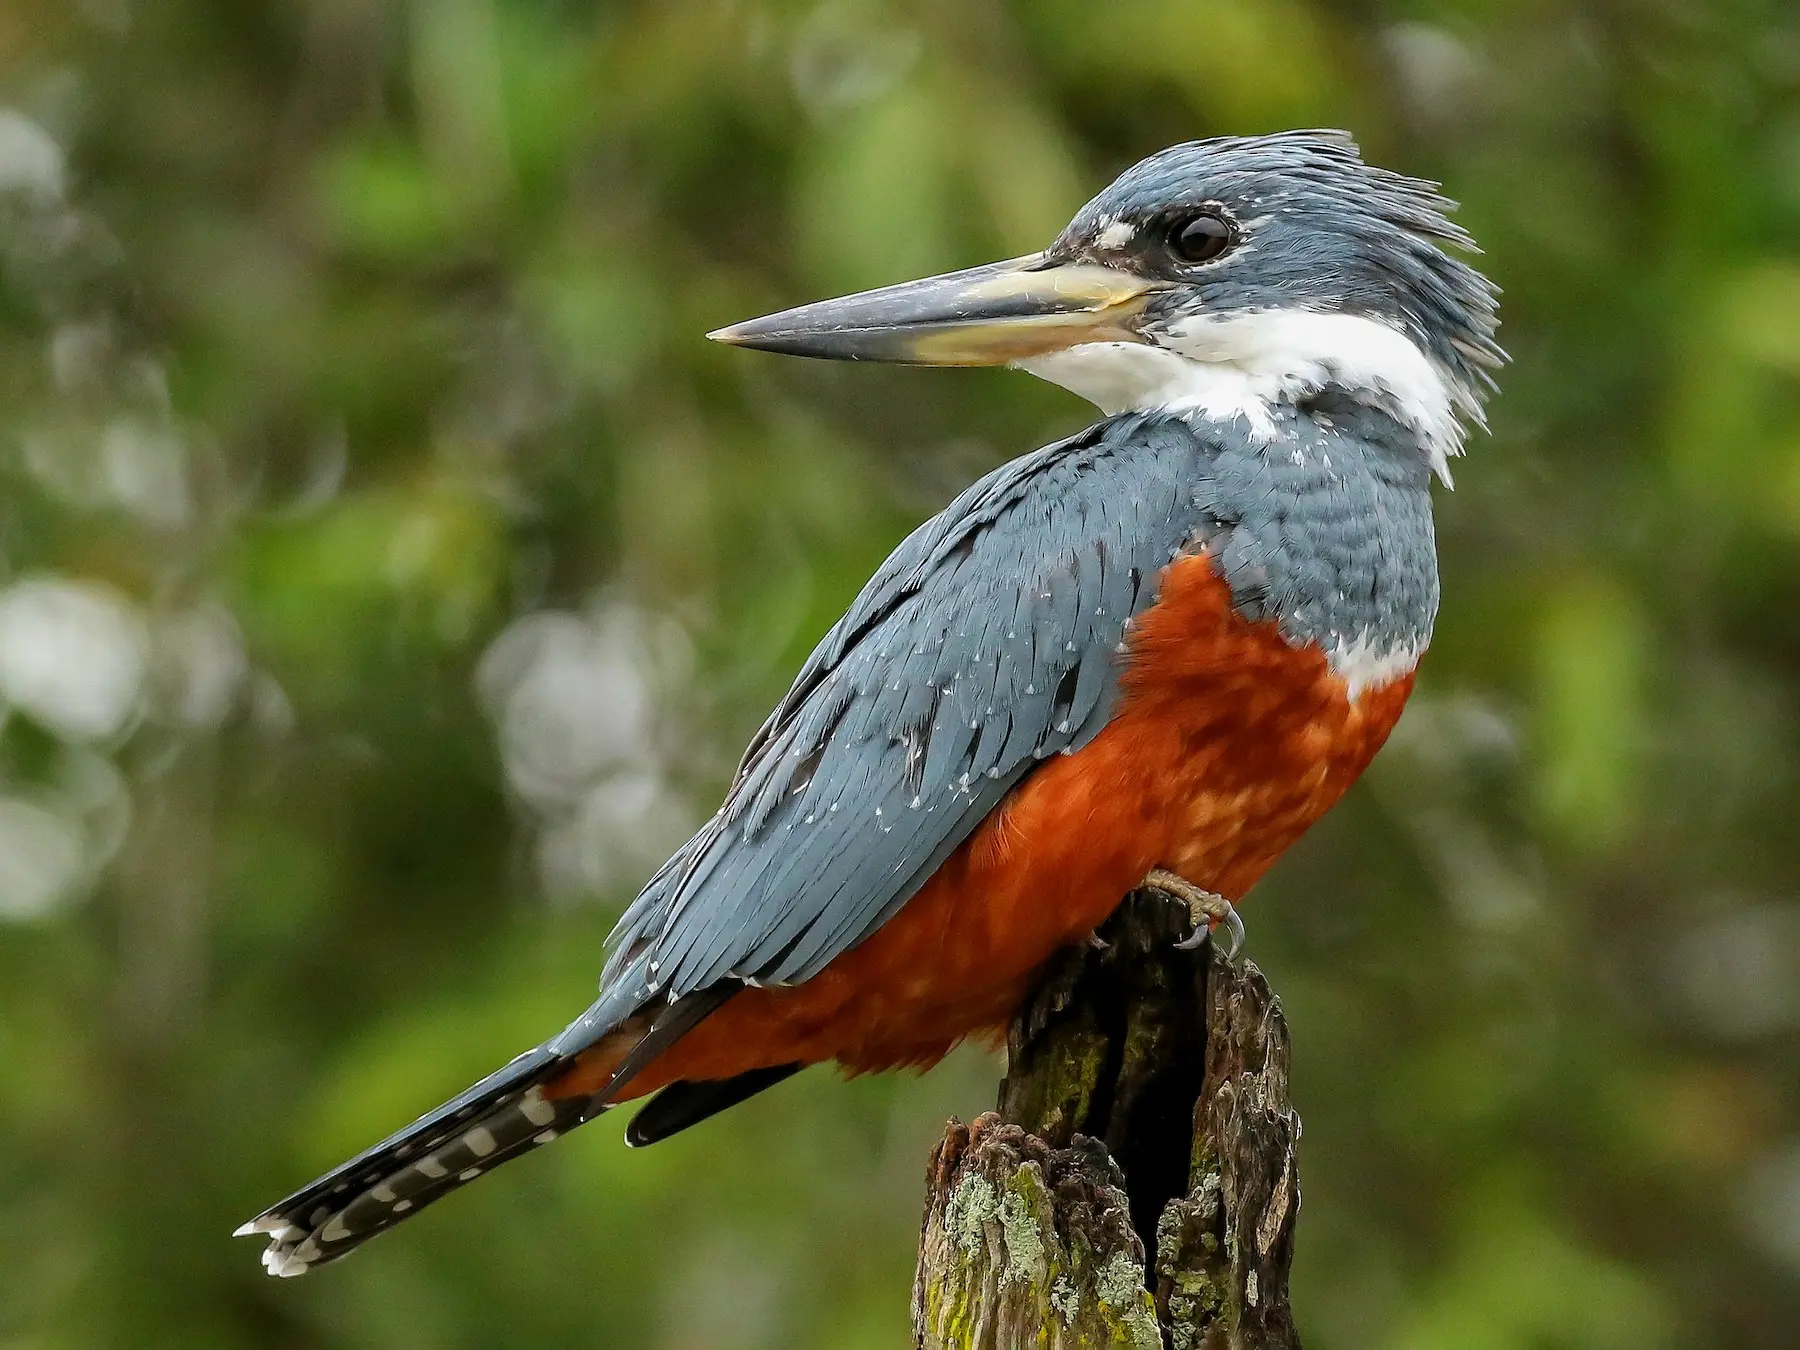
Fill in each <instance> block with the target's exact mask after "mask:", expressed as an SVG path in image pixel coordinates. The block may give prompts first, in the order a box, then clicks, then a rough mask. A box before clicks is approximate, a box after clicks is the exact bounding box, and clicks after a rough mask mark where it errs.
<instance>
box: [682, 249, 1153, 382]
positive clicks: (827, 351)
mask: <svg viewBox="0 0 1800 1350" xmlns="http://www.w3.org/2000/svg"><path fill="white" fill-rule="evenodd" d="M1161 285H1162V283H1160V282H1157V281H1154V280H1151V279H1148V278H1145V277H1139V276H1134V275H1132V274H1131V273H1129V272H1122V271H1119V270H1117V269H1116V268H1111V267H1101V266H1099V265H1097V264H1094V263H1048V262H1046V261H1045V259H1044V255H1043V254H1041V253H1034V254H1031V255H1029V256H1027V257H1024V258H1013V259H1011V260H1010V261H1007V262H999V263H989V264H987V265H986V266H984V267H971V268H968V269H966V270H964V271H961V272H948V273H945V274H944V275H943V276H937V277H927V278H926V279H925V280H923V281H906V282H902V283H901V284H899V285H898V286H883V287H882V288H881V289H879V290H874V291H863V292H860V293H859V294H856V295H846V296H843V297H841V298H839V299H836V300H820V301H818V302H817V303H816V304H811V305H801V306H800V307H799V308H797V309H786V310H783V311H782V312H781V313H779V314H771V315H769V316H768V317H767V318H762V319H750V320H748V321H746V322H744V323H739V324H733V325H732V326H731V327H729V328H721V329H718V330H717V331H716V332H712V333H708V334H707V337H709V338H711V339H712V340H713V341H714V342H726V343H730V344H731V345H732V346H734V347H756V348H758V349H760V350H762V351H769V352H783V353H786V354H788V355H790V356H816V357H823V358H825V359H826V360H832V361H891V362H898V363H901V364H904V365H913V366H998V365H1005V364H1006V363H1007V362H1009V361H1019V360H1024V359H1026V358H1028V357H1033V356H1042V355H1044V354H1045V353H1047V352H1055V351H1062V350H1063V349H1064V348H1067V347H1073V346H1076V345H1077V344H1079V343H1083V342H1118V341H1135V340H1137V334H1136V331H1135V320H1136V318H1137V316H1138V314H1139V312H1140V311H1141V310H1142V308H1143V301H1144V298H1145V296H1146V295H1148V293H1149V292H1151V291H1153V290H1157V289H1160V287H1161Z"/></svg>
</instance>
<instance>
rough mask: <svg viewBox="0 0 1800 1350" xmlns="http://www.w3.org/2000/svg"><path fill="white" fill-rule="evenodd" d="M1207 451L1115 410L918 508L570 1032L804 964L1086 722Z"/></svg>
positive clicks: (1174, 534) (1183, 534)
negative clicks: (938, 508)
mask: <svg viewBox="0 0 1800 1350" xmlns="http://www.w3.org/2000/svg"><path fill="white" fill-rule="evenodd" d="M1208 457H1209V449H1208V447H1207V446H1206V445H1205V444H1203V443H1202V442H1201V441H1200V440H1199V439H1198V438H1197V437H1196V435H1195V433H1194V431H1193V430H1192V428H1191V427H1190V426H1189V425H1188V424H1187V423H1185V422H1182V421H1179V420H1175V419H1169V418H1143V417H1127V418H1119V419H1114V420H1111V421H1108V422H1103V423H1101V424H1099V425H1098V426H1096V427H1093V428H1091V429H1090V430H1089V431H1087V432H1084V433H1082V434H1081V435H1079V436H1076V437H1074V438H1072V439H1070V440H1067V441H1063V442H1060V443H1058V444H1056V445H1052V446H1049V447H1047V448H1045V449H1043V450H1040V451H1038V452H1037V453H1035V454H1032V455H1028V456H1025V457H1023V458H1021V459H1018V460H1015V461H1013V462H1012V463H1010V464H1007V465H1005V466H1003V467H1002V468H1000V469H998V470H996V471H995V472H993V473H991V474H989V475H987V476H986V477H985V478H983V479H981V480H980V481H979V482H977V483H976V484H974V486H972V487H970V488H969V489H968V490H967V491H966V492H964V493H963V494H962V495H961V496H960V497H958V498H957V499H956V501H955V502H953V503H952V504H951V505H950V506H949V508H948V509H946V510H945V511H944V512H942V513H941V514H940V515H938V516H936V517H935V518H934V519H932V520H930V521H928V522H927V523H926V524H924V525H923V526H921V527H920V528H919V529H918V530H916V531H915V532H914V533H913V534H912V535H911V536H910V537H909V538H908V539H907V540H906V541H905V542H904V543H903V544H901V545H900V547H899V548H898V549H896V550H895V552H894V554H893V556H892V557H890V558H889V559H888V560H887V562H886V563H885V564H883V566H882V567H881V569H880V571H878V572H877V573H876V575H875V576H874V577H873V578H872V579H871V580H870V582H869V584H868V585H867V586H866V587H865V588H864V589H863V592H862V594H861V595H859V596H858V597H857V599H856V602H855V603H854V604H853V605H851V607H850V610H849V612H848V613H846V614H845V615H844V617H843V618H842V619H840V620H839V621H838V623H837V624H836V626H835V627H833V628H832V630H831V631H830V632H829V633H828V634H826V636H825V638H824V640H823V641H822V642H820V643H819V645H818V647H817V649H816V650H815V651H814V652H813V653H812V655H811V656H810V657H809V658H808V660H807V661H806V664H805V665H804V666H803V667H802V668H801V670H800V674H799V676H798V677H797V678H796V679H795V681H794V685H793V688H792V689H790V690H789V692H788V694H787V695H786V697H784V698H783V699H782V701H781V703H780V705H779V706H778V707H777V708H776V709H775V711H774V712H773V713H772V714H771V715H770V717H769V719H768V721H767V722H765V723H764V725H763V727H762V729H761V730H760V731H758V732H757V734H756V736H755V738H754V739H753V741H752V742H751V745H750V748H749V750H748V751H747V752H746V754H745V756H744V760H743V763H742V765H741V766H740V768H739V770H738V773H737V777H736V780H735V781H734V783H733V785H732V787H731V790H730V792H729V794H728V795H727V797H726V800H725V803H724V805H723V806H722V807H721V808H720V810H719V812H718V814H717V815H716V816H714V818H713V819H712V820H711V821H710V822H708V824H707V825H706V826H705V827H703V828H702V829H701V831H700V832H699V833H698V834H697V835H695V836H694V838H693V839H692V840H690V841H689V843H688V844H687V845H686V846H685V847H684V848H683V849H682V850H681V851H680V852H678V853H677V854H676V856H675V857H674V858H672V859H671V860H670V861H669V863H668V864H667V865H665V866H664V868H663V869H662V870H661V871H659V872H658V873H657V875H656V876H655V877H654V878H653V879H652V880H651V882H650V884H649V885H648V886H647V887H646V888H645V890H644V892H643V893H642V894H641V895H640V896H639V897H638V899H637V900H636V902H635V903H633V904H632V906H631V907H630V908H629V909H628V910H627V911H626V913H625V915H624V916H623V917H622V918H621V919H620V921H619V924H618V927H617V928H616V929H615V930H614V933H613V936H612V939H611V941H612V943H613V947H614V950H613V953H612V957H611V959H610V961H609V962H608V965H607V971H606V976H605V978H604V979H603V981H602V997H601V1001H600V1003H599V1004H596V1005H595V1008H594V1009H593V1010H590V1015H589V1017H588V1018H584V1019H583V1022H585V1023H587V1029H586V1032H585V1034H578V1036H577V1037H576V1038H574V1039H581V1040H585V1039H587V1038H588V1037H590V1036H591V1035H593V1034H595V1033H597V1032H599V1031H601V1030H603V1029H604V1024H605V1023H608V1022H613V1021H615V1020H616V1019H617V1018H619V1017H620V1016H623V1015H625V1014H626V1013H628V1012H629V1011H632V1010H635V1009H636V1008H639V1007H642V1006H644V1005H645V1004H647V1003H648V1002H649V1001H650V1000H651V999H652V998H653V997H661V998H667V999H669V1000H670V1001H674V1000H677V999H680V998H681V997H682V996H684V995H687V994H691V993H693V992H694V991H697V990H702V989H707V988H709V987H711V986H714V985H716V984H718V983H719V982H721V981H726V982H731V981H744V982H755V983H760V984H781V983H796V982H798V981H801V980H805V979H807V978H809V977H810V976H812V975H815V974H817V973H818V972H819V971H820V970H821V969H823V968H824V967H825V966H826V965H827V964H828V963H829V962H830V961H831V960H832V959H833V958H834V957H836V956H838V955H839V954H841V953H842V952H844V951H846V950H847V949H849V948H851V947H853V946H855V945H856V944H857V943H858V942H859V941H861V940H862V939H863V938H864V937H866V936H867V935H868V934H869V933H870V932H872V931H873V930H874V929H875V928H877V927H878V926H880V924H881V923H882V922H883V921H885V920H886V919H887V918H888V917H889V916H890V915H892V914H893V913H894V911H895V910H896V909H898V908H899V907H900V906H901V905H902V904H904V903H905V902H906V901H907V900H908V899H909V898H910V897H911V896H912V895H913V893H914V892H915V891H917V890H918V889H919V887H920V886H922V885H923V884H924V883H925V881H926V880H927V879H928V878H929V877H930V876H931V874H932V873H933V872H934V871H935V870H936V869H937V867H938V865H939V864H940V863H941V862H942V861H943V860H944V859H945V858H946V857H947V856H948V855H949V854H950V853H951V852H952V851H953V850H955V848H956V847H957V846H958V845H959V844H961V843H962V842H963V840H965V839H966V838H968V836H969V835H970V833H971V832H972V831H973V830H974V829H975V827H976V826H977V825H978V824H979V823H980V822H981V821H982V819H983V818H985V817H986V816H987V815H988V813H989V812H990V811H992V810H993V809H994V807H995V806H996V805H997V804H998V803H999V801H1000V800H1001V798H1002V797H1004V796H1005V795H1006V793H1007V792H1008V791H1009V790H1010V789H1011V788H1012V787H1013V786H1014V785H1016V784H1017V783H1018V782H1019V780H1020V779H1021V778H1023V777H1024V776H1025V775H1026V774H1027V773H1029V772H1030V770H1031V768H1032V766H1033V765H1035V764H1036V763H1037V762H1038V761H1040V760H1042V759H1043V758H1045V757H1046V756H1048V755H1052V754H1055V753H1057V752H1059V751H1070V750H1074V749H1077V748H1079V747H1080V746H1082V745H1084V744H1086V742H1087V741H1088V740H1090V739H1091V738H1092V737H1093V736H1094V735H1095V734H1096V733H1097V732H1098V731H1099V730H1100V728H1101V727H1102V726H1103V725H1104V724H1105V723H1106V721H1107V719H1108V717H1109V716H1110V714H1111V709H1112V705H1113V702H1114V697H1115V694H1116V691H1117V688H1118V680H1119V654H1120V653H1121V651H1122V650H1123V643H1124V638H1125V633H1126V627H1127V623H1128V621H1129V620H1130V618H1131V617H1132V616H1133V615H1134V614H1136V613H1138V612H1140V611H1142V610H1143V609H1145V608H1147V607H1148V606H1149V605H1150V604H1152V603H1153V602H1154V600H1155V590H1156V586H1157V584H1158V580H1159V577H1160V574H1161V572H1162V569H1163V568H1164V567H1165V566H1166V565H1167V564H1168V563H1169V561H1170V560H1171V559H1172V558H1173V557H1174V556H1175V554H1176V553H1177V552H1179V551H1180V550H1181V548H1182V547H1183V546H1184V544H1186V543H1187V542H1188V541H1189V540H1190V539H1191V538H1192V537H1193V536H1194V535H1195V534H1196V533H1197V532H1203V531H1204V529H1205V526H1206V525H1207V523H1208V522H1207V518H1206V517H1207V513H1206V510H1205V508H1204V505H1203V504H1202V503H1201V501H1200V494H1199V493H1198V492H1197V491H1196V486H1197V484H1198V483H1199V482H1200V481H1202V479H1203V478H1204V468H1203V461H1204V460H1205V459H1206V458H1208ZM596 1023H598V1025H597V1024H596ZM579 1025H580V1024H578V1026H579ZM575 1031H576V1028H571V1032H575ZM568 1043H570V1042H565V1044H568Z"/></svg>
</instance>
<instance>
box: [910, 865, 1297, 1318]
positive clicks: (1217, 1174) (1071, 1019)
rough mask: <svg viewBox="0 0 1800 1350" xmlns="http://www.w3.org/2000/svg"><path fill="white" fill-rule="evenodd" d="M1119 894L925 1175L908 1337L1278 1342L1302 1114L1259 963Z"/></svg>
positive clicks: (1022, 1022)
mask: <svg viewBox="0 0 1800 1350" xmlns="http://www.w3.org/2000/svg"><path fill="white" fill-rule="evenodd" d="M1188 929H1189V921H1188V917H1187V911H1186V908H1185V906H1183V905H1182V904H1181V903H1180V902H1179V901H1178V900H1176V899H1175V898H1174V897H1172V896H1168V895H1165V894H1164V893H1163V892H1161V891H1157V890H1139V891H1134V892H1133V893H1132V894H1131V895H1130V896H1128V897H1127V898H1126V901H1125V903H1124V904H1123V905H1121V906H1120V908H1119V911H1118V912H1117V913H1116V914H1114V915H1113V917H1112V918H1111V919H1110V920H1108V921H1107V923H1106V924H1105V925H1104V926H1103V927H1102V928H1101V930H1100V933H1099V934H1098V936H1097V939H1096V941H1095V942H1094V943H1093V944H1091V945H1089V946H1086V947H1083V948H1080V949H1077V950H1073V951H1070V952H1067V953H1065V954H1064V955H1063V957H1062V958H1061V959H1059V960H1058V961H1056V962H1053V963H1052V965H1051V967H1050V969H1049V970H1048V971H1047V972H1046V974H1045V976H1044V978H1043V980H1042V981H1041V982H1040V984H1039V985H1038V987H1037V989H1036V990H1035V992H1034V993H1033V994H1032V996H1031V997H1030V998H1029V999H1027V1000H1026V1003H1025V1005H1024V1007H1023V1008H1021V1009H1020V1011H1019V1013H1018V1015H1017V1016H1016V1017H1015V1018H1014V1020H1013V1024H1012V1029H1011V1033H1010V1035H1009V1037H1008V1044H1007V1074H1006V1078H1005V1079H1004V1080H1003V1081H1002V1083H1001V1085H1000V1100H999V1109H998V1111H997V1112H990V1113H988V1114H986V1115H983V1116H980V1117H978V1118H977V1119H976V1120H975V1121H974V1122H973V1123H972V1124H970V1125H966V1126H965V1125H963V1124H962V1123H961V1122H959V1121H955V1120H952V1121H951V1122H950V1123H949V1125H948V1127H947V1128H946V1129H945V1132H944V1138H943V1140H942V1141H941V1142H940V1143H939V1144H938V1146H937V1149H936V1151H935V1153H934V1154H933V1155H932V1159H931V1164H930V1167H929V1169H928V1171H927V1173H926V1187H927V1197H926V1206H925V1220H924V1226H923V1231H922V1233H921V1235H920V1239H919V1265H918V1274H917V1276H916V1277H915V1279H914V1282H913V1330H914V1335H915V1339H916V1344H917V1345H918V1346H920V1347H922V1348H923V1350H1015V1347H1022V1346H1034V1347H1045V1350H1073V1348H1074V1347H1078V1346H1080V1347H1089V1346H1093V1347H1104V1346H1130V1347H1134V1350H1136V1348H1138V1347H1141V1348H1142V1350H1162V1348H1163V1347H1169V1348H1171V1350H1291V1348H1297V1347H1298V1346H1299V1344H1300V1341H1299V1336H1298V1334H1297V1333H1296V1331H1295V1329H1294V1323H1293V1317H1292V1314H1291V1312H1290V1309H1289V1305H1288V1290H1287V1281H1288V1270H1289V1267H1290V1265H1291V1264H1292V1261H1293V1247H1294V1223H1295V1219H1296V1217H1297V1216H1298V1214H1299V1210H1300V1190H1299V1184H1298V1180H1297V1175H1296V1171H1295V1160H1294V1149H1295V1144H1296V1142H1297V1141H1298V1140H1299V1137H1300V1121H1299V1118H1298V1117H1297V1116H1296V1115H1295V1114H1294V1113H1293V1110H1292V1109H1291V1107H1290V1106H1289V1103H1288V1095H1287V1092H1288V1031H1287V1023H1286V1021H1285V1020H1284V1019H1283V1017H1282V1015H1281V1005H1280V1003H1279V1001H1277V999H1276V998H1275V996H1274V995H1273V994H1272V993H1271V992H1270V991H1269V986H1268V982H1267V981H1266V980H1264V979H1263V976H1262V972H1261V971H1259V970H1257V968H1256V967H1255V966H1254V965H1252V964H1251V963H1250V962H1248V961H1244V962H1242V963H1233V962H1230V961H1228V960H1226V958H1225V957H1224V955H1223V954H1222V953H1221V952H1220V951H1219V950H1218V947H1217V944H1214V943H1208V944H1206V946H1204V947H1203V948H1201V949H1200V950H1197V951H1181V950H1178V949H1177V948H1176V946H1175V944H1176V942H1177V941H1179V940H1180V939H1181V938H1182V937H1184V936H1186V934H1187V932H1188Z"/></svg>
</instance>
